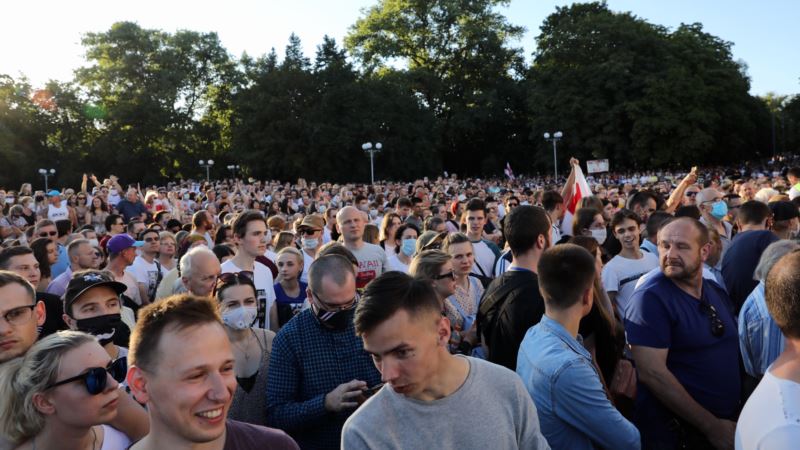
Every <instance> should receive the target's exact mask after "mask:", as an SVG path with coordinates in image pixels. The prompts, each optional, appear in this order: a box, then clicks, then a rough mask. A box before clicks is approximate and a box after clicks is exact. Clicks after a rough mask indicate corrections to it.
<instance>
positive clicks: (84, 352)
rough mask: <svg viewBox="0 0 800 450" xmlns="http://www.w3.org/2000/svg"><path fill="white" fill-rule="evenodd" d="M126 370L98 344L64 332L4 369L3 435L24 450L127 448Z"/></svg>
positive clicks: (0, 384)
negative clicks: (119, 425)
mask: <svg viewBox="0 0 800 450" xmlns="http://www.w3.org/2000/svg"><path fill="white" fill-rule="evenodd" d="M124 377H125V367H124V366H122V365H121V364H120V363H119V362H116V361H114V362H112V361H111V358H110V357H109V356H108V353H106V351H105V350H104V349H103V347H101V346H100V344H98V343H97V339H96V338H95V337H94V336H91V335H89V334H86V333H82V332H79V331H59V332H58V333H55V334H52V335H50V336H47V337H45V338H43V339H42V340H40V341H39V342H37V343H36V344H34V345H33V346H32V347H31V348H30V349H29V350H28V352H27V353H26V354H25V356H23V357H20V358H17V359H14V360H11V361H8V362H6V363H4V364H3V365H2V366H0V434H1V435H2V436H3V437H4V438H5V439H8V440H9V441H10V442H11V443H12V444H14V445H17V446H18V447H17V448H19V449H24V450H36V449H56V448H57V449H60V450H80V449H86V448H94V449H105V450H117V449H120V450H121V449H125V448H127V447H128V445H129V444H130V440H129V439H128V437H127V436H125V435H124V434H123V433H121V432H120V431H118V430H116V429H115V428H112V427H110V426H108V425H103V424H105V423H109V422H110V421H111V420H113V419H114V418H115V417H116V416H117V404H118V403H119V397H120V396H121V395H126V394H125V392H124V391H122V390H120V389H118V387H119V385H118V381H117V380H122V379H124Z"/></svg>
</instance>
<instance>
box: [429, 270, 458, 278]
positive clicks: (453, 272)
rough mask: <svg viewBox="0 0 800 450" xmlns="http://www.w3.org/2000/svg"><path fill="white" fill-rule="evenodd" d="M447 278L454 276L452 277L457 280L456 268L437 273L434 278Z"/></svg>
mask: <svg viewBox="0 0 800 450" xmlns="http://www.w3.org/2000/svg"><path fill="white" fill-rule="evenodd" d="M445 278H452V279H454V280H455V279H456V271H455V270H451V271H450V272H447V273H443V274H440V275H437V276H435V277H434V278H433V279H434V280H444V279H445Z"/></svg>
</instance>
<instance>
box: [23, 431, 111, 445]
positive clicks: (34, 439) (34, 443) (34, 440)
mask: <svg viewBox="0 0 800 450" xmlns="http://www.w3.org/2000/svg"><path fill="white" fill-rule="evenodd" d="M96 445H97V432H96V431H94V427H92V450H95V446H96ZM32 447H33V450H36V436H34V437H33V445H32Z"/></svg>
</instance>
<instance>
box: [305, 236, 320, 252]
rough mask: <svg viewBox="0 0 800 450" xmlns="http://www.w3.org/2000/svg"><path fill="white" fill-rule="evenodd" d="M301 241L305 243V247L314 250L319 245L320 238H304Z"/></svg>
mask: <svg viewBox="0 0 800 450" xmlns="http://www.w3.org/2000/svg"><path fill="white" fill-rule="evenodd" d="M300 242H301V244H302V245H303V248H305V249H308V250H314V249H315V248H317V245H319V239H317V238H308V239H302V240H301V241H300Z"/></svg>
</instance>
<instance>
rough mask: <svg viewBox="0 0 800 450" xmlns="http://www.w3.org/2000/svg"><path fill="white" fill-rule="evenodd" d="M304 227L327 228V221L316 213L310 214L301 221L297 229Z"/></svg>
mask: <svg viewBox="0 0 800 450" xmlns="http://www.w3.org/2000/svg"><path fill="white" fill-rule="evenodd" d="M303 228H311V229H312V230H321V229H323V228H325V221H324V220H323V219H322V217H321V216H318V215H316V214H309V215H307V216H305V217H303V221H302V222H300V225H298V226H297V231H300V230H302V229H303Z"/></svg>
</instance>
